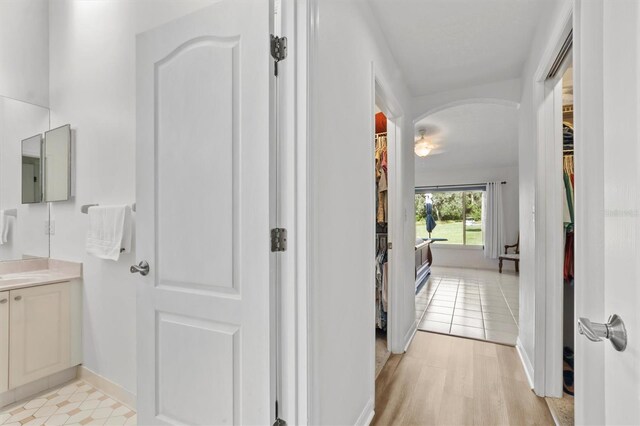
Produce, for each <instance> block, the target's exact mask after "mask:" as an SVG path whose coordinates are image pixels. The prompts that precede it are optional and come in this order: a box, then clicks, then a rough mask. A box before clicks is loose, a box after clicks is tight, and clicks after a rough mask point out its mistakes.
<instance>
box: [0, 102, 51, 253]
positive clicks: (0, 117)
mask: <svg viewBox="0 0 640 426" xmlns="http://www.w3.org/2000/svg"><path fill="white" fill-rule="evenodd" d="M47 130H49V110H48V109H47V108H44V107H41V106H37V105H34V104H32V103H29V102H22V101H18V100H15V99H11V98H8V97H3V96H0V216H1V217H0V228H1V229H0V261H5V260H18V259H25V258H33V257H48V256H49V235H48V233H47V232H46V231H45V229H46V227H47V225H48V222H49V204H47V203H44V202H42V199H43V188H42V186H41V185H42V179H41V178H42V166H43V164H42V158H43V157H42V156H41V154H40V153H41V147H42V142H41V140H42V139H41V136H40V135H42V134H43V133H44V132H46V131H47ZM34 135H36V136H34ZM38 163H40V165H38ZM34 178H35V180H37V181H38V182H34ZM23 203H24V204H23ZM3 231H4V232H3Z"/></svg>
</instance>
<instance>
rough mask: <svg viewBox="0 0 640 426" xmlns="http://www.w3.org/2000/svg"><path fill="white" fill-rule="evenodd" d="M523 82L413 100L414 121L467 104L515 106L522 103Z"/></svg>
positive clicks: (484, 85) (515, 80)
mask: <svg viewBox="0 0 640 426" xmlns="http://www.w3.org/2000/svg"><path fill="white" fill-rule="evenodd" d="M425 78H427V77H425ZM521 90H522V82H521V81H520V79H519V78H513V79H509V80H502V81H497V82H494V83H488V84H481V85H478V86H470V87H463V88H460V89H455V90H448V91H445V92H439V93H434V94H431V95H425V96H418V97H416V98H413V100H412V104H413V111H414V119H415V120H416V121H417V120H420V119H422V118H424V117H426V116H428V115H431V114H433V113H435V112H437V111H439V110H441V109H443V108H448V107H451V106H454V105H459V104H466V103H473V102H477V103H492V102H494V103H497V104H501V105H513V106H515V105H516V104H517V103H518V102H520V92H521Z"/></svg>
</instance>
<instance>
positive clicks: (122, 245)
mask: <svg viewBox="0 0 640 426" xmlns="http://www.w3.org/2000/svg"><path fill="white" fill-rule="evenodd" d="M123 251H126V252H129V251H131V208H130V207H129V206H126V205H123V206H95V207H90V208H89V232H88V233H87V253H89V254H92V255H94V256H96V257H98V258H100V259H110V260H118V258H119V257H120V253H121V252H123Z"/></svg>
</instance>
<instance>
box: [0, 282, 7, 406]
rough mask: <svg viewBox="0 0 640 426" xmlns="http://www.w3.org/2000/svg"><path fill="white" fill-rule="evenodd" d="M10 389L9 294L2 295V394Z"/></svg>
mask: <svg viewBox="0 0 640 426" xmlns="http://www.w3.org/2000/svg"><path fill="white" fill-rule="evenodd" d="M8 388H9V292H8V291H4V292H2V293H0V393H2V392H5V391H6V390H7V389H8Z"/></svg>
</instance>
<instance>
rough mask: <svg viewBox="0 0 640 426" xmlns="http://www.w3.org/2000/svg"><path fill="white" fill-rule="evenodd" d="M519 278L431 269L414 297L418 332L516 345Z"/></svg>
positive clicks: (457, 270)
mask: <svg viewBox="0 0 640 426" xmlns="http://www.w3.org/2000/svg"><path fill="white" fill-rule="evenodd" d="M518 291H519V290H518V276H517V275H515V274H514V273H509V272H504V273H502V274H500V273H498V271H487V270H479V269H465V268H447V267H434V268H432V272H431V276H430V277H429V280H428V282H427V283H426V284H425V285H424V287H423V288H422V289H421V291H420V292H419V293H418V294H417V295H416V319H417V320H418V321H419V322H418V329H419V330H423V331H431V332H435V333H441V334H450V335H454V336H461V337H468V338H472V339H479V340H486V341H490V342H495V343H502V344H507V345H515V343H516V339H517V338H518V314H519V311H518V297H519V292H518Z"/></svg>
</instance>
